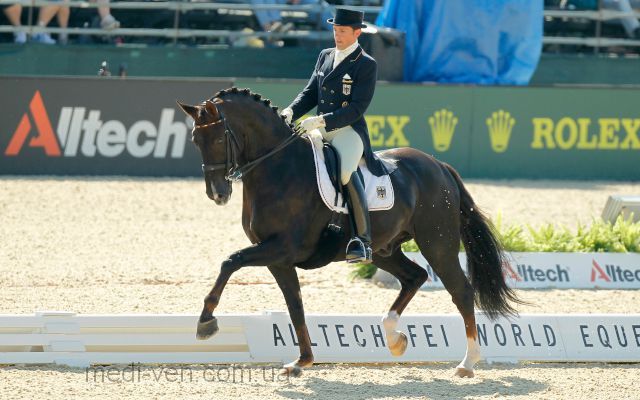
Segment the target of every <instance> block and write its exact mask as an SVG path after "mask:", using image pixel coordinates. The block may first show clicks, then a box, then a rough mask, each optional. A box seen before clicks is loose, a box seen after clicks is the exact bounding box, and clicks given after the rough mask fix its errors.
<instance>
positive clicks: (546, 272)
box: [502, 262, 571, 282]
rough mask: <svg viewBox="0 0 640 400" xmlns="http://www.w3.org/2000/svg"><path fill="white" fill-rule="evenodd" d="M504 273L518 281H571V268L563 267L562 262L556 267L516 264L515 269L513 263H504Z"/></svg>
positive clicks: (508, 277) (506, 276)
mask: <svg viewBox="0 0 640 400" xmlns="http://www.w3.org/2000/svg"><path fill="white" fill-rule="evenodd" d="M502 273H503V274H504V276H505V278H507V279H512V280H514V281H516V282H571V278H570V277H569V270H568V269H567V268H562V267H561V266H560V264H556V265H555V267H544V268H535V267H534V266H532V265H527V264H516V268H515V269H514V268H513V267H512V266H511V263H509V262H504V263H503V264H502Z"/></svg>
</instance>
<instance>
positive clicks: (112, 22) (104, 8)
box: [92, 0, 120, 29]
mask: <svg viewBox="0 0 640 400" xmlns="http://www.w3.org/2000/svg"><path fill="white" fill-rule="evenodd" d="M92 1H95V2H96V3H98V4H99V5H100V7H98V15H100V26H101V27H102V29H117V28H120V22H119V21H118V20H116V19H115V18H113V15H111V8H110V7H109V0H92Z"/></svg>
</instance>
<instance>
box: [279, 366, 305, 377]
mask: <svg viewBox="0 0 640 400" xmlns="http://www.w3.org/2000/svg"><path fill="white" fill-rule="evenodd" d="M301 375H302V368H300V367H298V366H297V365H285V366H284V367H282V370H281V371H280V376H290V377H293V378H299V377H300V376H301Z"/></svg>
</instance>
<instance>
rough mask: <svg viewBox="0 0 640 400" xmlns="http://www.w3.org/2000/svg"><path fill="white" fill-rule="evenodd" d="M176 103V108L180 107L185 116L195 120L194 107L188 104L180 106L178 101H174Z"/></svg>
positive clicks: (195, 110)
mask: <svg viewBox="0 0 640 400" xmlns="http://www.w3.org/2000/svg"><path fill="white" fill-rule="evenodd" d="M176 103H178V107H180V108H181V109H182V111H184V113H185V114H187V115H188V116H190V117H191V118H193V119H194V120H195V119H196V117H197V116H198V108H197V107H196V106H190V105H188V104H182V103H180V102H179V101H176Z"/></svg>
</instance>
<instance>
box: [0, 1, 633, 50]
mask: <svg viewBox="0 0 640 400" xmlns="http://www.w3.org/2000/svg"><path fill="white" fill-rule="evenodd" d="M11 4H21V5H22V6H23V7H31V8H35V7H42V6H46V5H57V6H59V5H61V3H60V2H59V1H48V0H0V5H11ZM64 4H65V5H66V6H69V7H74V8H97V7H102V6H104V4H97V3H94V2H87V1H74V0H72V1H70V2H68V3H64ZM109 7H110V8H112V9H129V10H130V9H139V10H170V11H174V12H175V18H174V23H173V26H171V27H167V28H164V29H151V28H127V27H121V28H118V29H114V30H105V29H101V28H86V27H71V28H54V27H40V26H38V25H37V24H36V23H34V21H33V13H32V12H30V13H29V22H28V24H27V25H24V26H22V27H20V28H16V27H13V26H11V25H0V32H18V31H24V32H26V33H28V34H34V33H40V32H46V33H67V34H69V35H104V36H148V37H161V38H162V37H163V38H170V39H173V42H174V44H175V43H177V41H178V40H179V39H184V38H193V37H203V38H218V39H230V40H235V39H239V38H243V37H260V38H268V39H301V40H329V39H331V38H332V33H331V32H330V31H321V30H292V31H288V32H264V31H254V32H244V31H234V30H208V29H184V28H180V18H181V14H182V13H183V12H187V11H197V10H226V11H239V12H244V14H245V15H248V16H249V15H251V14H252V13H253V11H256V10H281V11H286V12H288V13H302V14H301V15H302V16H305V15H307V14H308V13H321V12H322V11H324V10H325V6H324V5H322V4H311V5H287V4H277V5H276V4H260V5H258V4H256V5H253V4H248V3H247V2H242V1H239V0H230V1H228V2H200V1H196V2H193V1H116V2H112V3H110V4H109ZM351 8H353V9H357V10H360V11H363V12H365V13H372V14H377V13H379V12H380V11H381V10H382V7H378V6H352V7H351ZM294 15H295V14H294ZM629 16H634V17H636V18H640V12H638V11H634V12H629V13H627V12H619V11H612V10H604V9H600V10H585V11H578V10H549V9H545V11H544V17H545V18H566V19H576V18H578V19H587V20H591V21H596V22H598V23H601V22H607V21H612V20H615V19H618V18H621V17H629ZM543 44H559V45H578V46H588V47H593V48H594V49H596V51H597V49H598V48H600V47H609V46H622V47H640V40H632V39H625V38H612V37H603V36H601V29H600V28H599V25H598V28H597V29H596V34H595V36H592V37H572V36H544V37H543Z"/></svg>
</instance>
